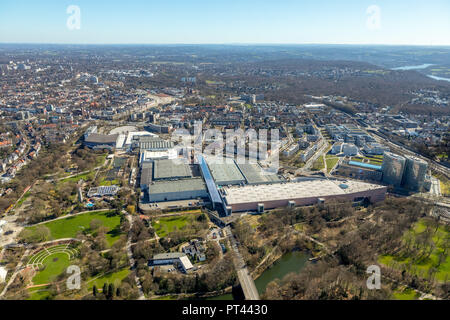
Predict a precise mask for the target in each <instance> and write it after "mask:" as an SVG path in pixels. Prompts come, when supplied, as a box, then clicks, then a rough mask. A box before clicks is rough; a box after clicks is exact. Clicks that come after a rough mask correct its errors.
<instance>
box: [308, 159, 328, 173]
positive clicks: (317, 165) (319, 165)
mask: <svg viewBox="0 0 450 320" xmlns="http://www.w3.org/2000/svg"><path fill="white" fill-rule="evenodd" d="M324 168H325V163H324V161H323V157H319V159H317V160H316V161H315V162H314V163H313V165H312V168H311V170H312V171H320V170H323V169H324Z"/></svg>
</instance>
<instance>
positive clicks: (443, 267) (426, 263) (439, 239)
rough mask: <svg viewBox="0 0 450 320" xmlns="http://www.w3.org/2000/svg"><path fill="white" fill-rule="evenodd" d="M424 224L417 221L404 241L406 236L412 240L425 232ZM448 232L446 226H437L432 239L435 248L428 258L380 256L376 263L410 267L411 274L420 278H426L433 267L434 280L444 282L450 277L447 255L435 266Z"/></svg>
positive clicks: (425, 221)
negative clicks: (434, 269) (434, 271)
mask: <svg viewBox="0 0 450 320" xmlns="http://www.w3.org/2000/svg"><path fill="white" fill-rule="evenodd" d="M426 223H427V220H425V219H422V220H420V221H418V222H417V223H416V224H415V226H414V227H413V228H412V230H408V231H407V232H405V235H404V236H403V238H404V240H405V239H406V237H408V236H412V237H413V239H416V237H417V236H419V235H420V234H421V233H423V232H424V231H425V230H426V228H427V225H426ZM449 231H450V228H449V227H448V226H445V225H440V226H439V228H438V230H437V231H436V233H435V234H434V235H433V237H432V242H433V245H434V246H435V247H434V249H433V250H432V252H431V255H430V256H429V258H426V256H423V257H412V256H405V255H402V254H399V255H395V256H393V255H382V256H380V257H379V259H378V261H379V262H380V263H381V264H384V265H386V266H394V263H396V267H397V268H403V267H405V266H408V265H411V266H412V268H413V269H414V271H413V272H414V273H415V274H416V275H417V276H420V277H426V276H427V274H428V271H429V270H430V268H432V267H434V268H436V269H437V272H436V273H435V276H436V279H437V280H439V281H445V279H446V278H447V277H449V275H450V258H449V256H448V255H447V256H446V257H445V260H444V261H443V262H442V263H441V264H440V265H439V267H437V265H438V262H439V255H440V253H441V252H443V251H444V246H445V244H444V242H445V240H444V239H445V238H446V237H447V238H448V236H449Z"/></svg>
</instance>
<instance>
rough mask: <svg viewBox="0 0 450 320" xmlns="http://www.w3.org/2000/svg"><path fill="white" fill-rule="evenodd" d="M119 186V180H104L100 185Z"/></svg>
mask: <svg viewBox="0 0 450 320" xmlns="http://www.w3.org/2000/svg"><path fill="white" fill-rule="evenodd" d="M118 184H119V180H117V179H115V180H112V181H109V180H106V179H103V180H102V181H101V182H100V184H99V185H100V186H112V185H118Z"/></svg>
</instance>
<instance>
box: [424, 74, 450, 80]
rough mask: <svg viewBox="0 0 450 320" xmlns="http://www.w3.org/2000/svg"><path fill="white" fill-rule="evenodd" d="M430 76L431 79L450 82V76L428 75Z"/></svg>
mask: <svg viewBox="0 0 450 320" xmlns="http://www.w3.org/2000/svg"><path fill="white" fill-rule="evenodd" d="M428 77H430V78H431V79H434V80H441V81H448V82H450V78H442V77H438V76H432V75H428Z"/></svg>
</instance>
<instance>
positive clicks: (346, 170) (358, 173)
mask: <svg viewBox="0 0 450 320" xmlns="http://www.w3.org/2000/svg"><path fill="white" fill-rule="evenodd" d="M333 174H334V175H337V176H342V177H348V178H352V179H357V180H366V181H373V182H378V183H379V182H381V179H382V178H383V172H382V171H381V166H374V165H370V164H367V163H361V162H355V161H344V162H342V163H340V164H339V166H338V167H337V168H336V170H335V171H334V172H333Z"/></svg>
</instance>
